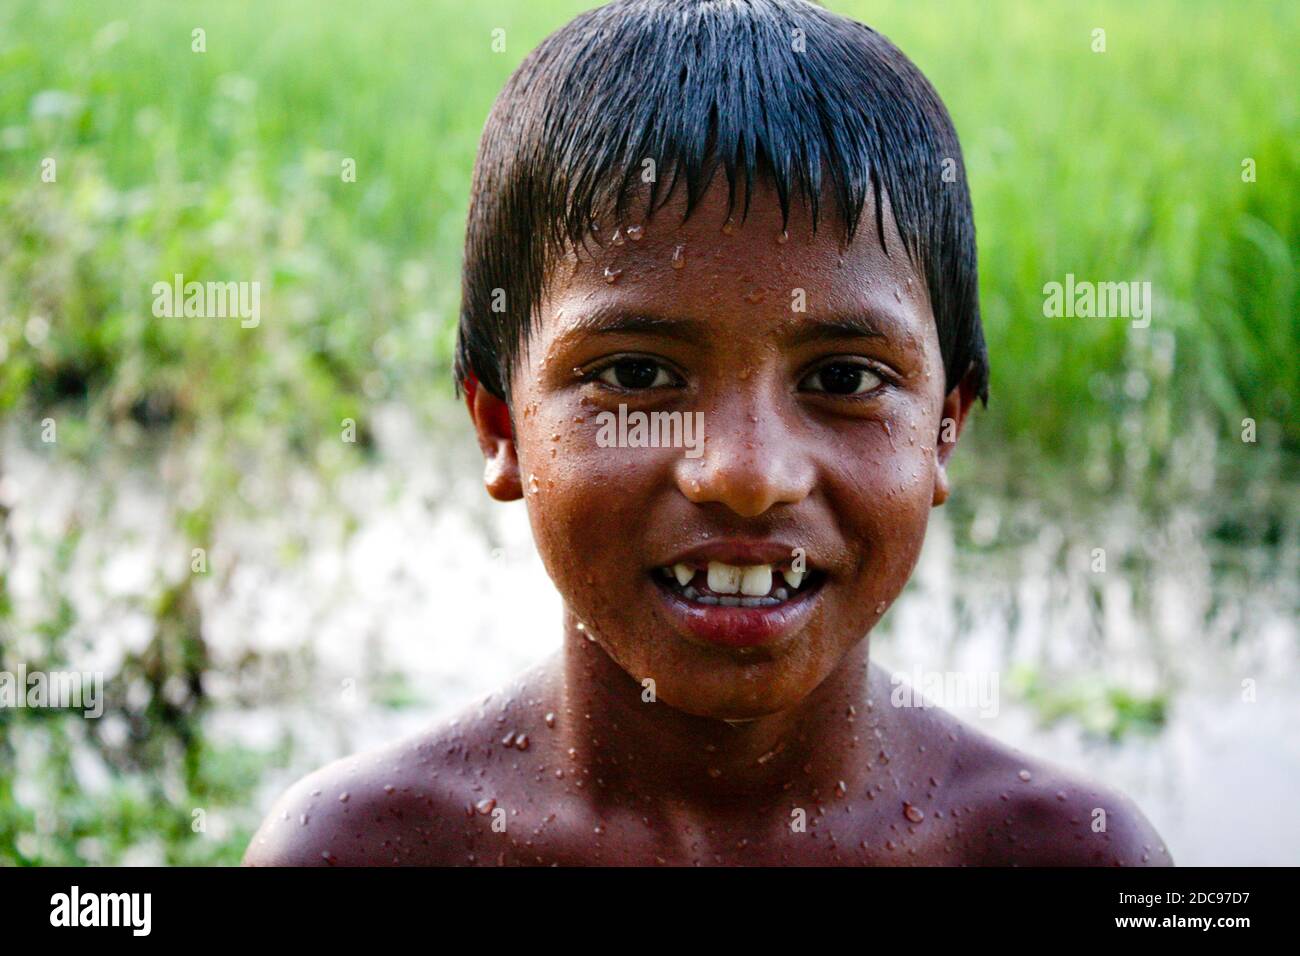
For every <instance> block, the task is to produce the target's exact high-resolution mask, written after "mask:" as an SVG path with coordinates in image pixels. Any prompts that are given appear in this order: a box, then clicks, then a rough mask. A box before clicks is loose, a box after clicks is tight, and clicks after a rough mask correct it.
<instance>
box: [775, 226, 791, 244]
mask: <svg viewBox="0 0 1300 956" xmlns="http://www.w3.org/2000/svg"><path fill="white" fill-rule="evenodd" d="M789 241H790V233H788V232H786V231H785V230H784V229H782V230H781V235H779V236H777V237H776V244H777V245H779V246H784V245H785V244H786V243H787V242H789Z"/></svg>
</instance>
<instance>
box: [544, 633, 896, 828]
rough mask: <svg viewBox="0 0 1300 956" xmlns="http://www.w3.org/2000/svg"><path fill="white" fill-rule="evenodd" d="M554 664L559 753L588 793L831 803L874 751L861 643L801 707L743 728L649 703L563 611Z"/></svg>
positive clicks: (865, 659) (857, 775)
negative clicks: (578, 771)
mask: <svg viewBox="0 0 1300 956" xmlns="http://www.w3.org/2000/svg"><path fill="white" fill-rule="evenodd" d="M559 663H560V667H561V669H562V677H563V688H564V690H563V699H564V710H565V716H566V719H565V720H564V721H563V725H562V727H563V731H562V732H563V735H564V744H563V746H564V748H565V749H566V751H567V750H569V749H570V748H572V750H573V756H574V758H575V762H576V765H577V766H578V767H582V768H585V769H586V770H587V771H588V773H587V779H588V780H589V781H590V783H589V785H590V786H592V787H593V792H594V794H598V792H599V791H596V790H595V788H596V787H597V786H599V788H600V790H601V791H607V792H609V793H619V792H626V793H634V794H636V795H637V796H638V798H643V797H647V796H648V797H649V798H650V799H651V800H659V799H663V800H667V801H669V802H672V801H678V800H683V799H684V800H686V801H688V802H693V801H699V802H708V803H716V802H718V801H724V802H727V801H731V800H734V799H735V798H737V797H744V798H745V799H746V800H748V801H753V800H756V799H762V798H763V797H766V796H773V797H775V796H778V795H780V794H781V793H782V792H787V791H789V790H791V789H792V781H793V787H795V788H797V789H798V791H799V792H801V793H807V792H810V791H813V790H817V791H819V792H820V793H821V794H823V795H825V796H828V797H829V796H831V795H832V793H833V792H834V790H835V788H836V787H837V785H839V783H840V782H841V781H843V782H844V784H845V785H846V786H849V787H852V786H853V784H854V783H855V782H857V780H858V779H859V778H860V777H861V775H862V771H861V770H860V769H859V768H860V767H862V766H865V764H866V758H867V757H868V755H869V754H871V753H874V752H875V749H878V748H879V743H878V735H877V734H876V733H875V732H874V728H875V725H876V721H875V720H874V717H873V714H872V713H869V712H868V711H867V708H866V701H867V683H868V642H867V640H866V639H863V640H862V641H860V642H859V643H858V644H857V645H855V646H854V648H853V649H852V650H851V651H849V653H848V654H846V655H845V657H844V659H843V660H842V661H841V662H840V664H839V665H838V666H837V667H836V669H835V670H834V671H833V672H832V673H831V674H830V676H829V677H827V678H826V679H825V680H824V681H822V683H821V684H820V685H819V686H818V687H817V688H816V689H815V690H814V691H813V692H812V693H811V694H809V695H808V696H807V697H805V698H804V699H803V700H801V701H800V702H799V703H798V704H796V705H794V706H793V707H790V708H789V709H787V710H783V711H780V712H778V713H775V714H770V715H767V716H764V717H759V718H755V719H751V720H747V721H743V722H741V721H727V720H723V719H718V718H711V717H698V716H695V715H693V714H688V713H686V712H684V711H681V710H677V709H676V708H674V707H672V706H671V705H669V704H667V703H665V702H663V701H654V702H648V701H646V700H645V699H644V698H643V695H644V694H645V693H646V692H645V690H644V689H643V688H642V686H641V685H640V684H638V683H637V682H636V681H635V680H634V679H633V678H632V677H631V676H629V675H628V673H627V672H626V671H624V670H623V669H622V668H621V667H619V665H618V664H617V663H615V662H614V661H613V660H612V659H611V658H610V657H609V655H608V654H607V653H606V652H605V650H604V649H603V648H601V647H600V645H598V644H596V643H595V642H593V641H591V640H589V639H588V637H587V635H586V633H585V632H584V631H581V630H579V629H578V622H577V620H576V619H575V618H573V617H572V615H569V614H568V613H567V612H566V615H565V638H564V649H563V651H562V653H561V659H560V662H559ZM879 713H880V708H877V709H876V711H875V714H877V715H878V714H879ZM873 744H874V745H875V747H874V748H873ZM597 781H600V783H599V785H597Z"/></svg>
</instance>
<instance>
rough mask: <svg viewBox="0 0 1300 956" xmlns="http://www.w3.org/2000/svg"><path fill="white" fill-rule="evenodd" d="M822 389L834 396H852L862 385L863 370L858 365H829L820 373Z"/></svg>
mask: <svg viewBox="0 0 1300 956" xmlns="http://www.w3.org/2000/svg"><path fill="white" fill-rule="evenodd" d="M818 377H819V378H820V379H821V383H822V388H824V389H825V390H826V391H828V392H830V393H831V394H832V395H852V394H853V393H854V392H856V391H857V390H858V388H859V387H860V386H861V384H862V368H861V367H860V366H857V365H847V364H844V363H841V364H838V365H827V366H826V367H824V368H823V369H822V370H821V371H820V372H818Z"/></svg>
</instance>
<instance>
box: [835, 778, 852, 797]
mask: <svg viewBox="0 0 1300 956" xmlns="http://www.w3.org/2000/svg"><path fill="white" fill-rule="evenodd" d="M848 792H849V788H848V785H847V784H845V782H844V781H843V780H841V781H840V782H839V783H837V784H835V796H837V797H843V796H844V795H845V794H846V793H848Z"/></svg>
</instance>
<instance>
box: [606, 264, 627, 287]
mask: <svg viewBox="0 0 1300 956" xmlns="http://www.w3.org/2000/svg"><path fill="white" fill-rule="evenodd" d="M622 274H623V270H622V269H611V268H610V267H609V266H606V267H605V281H606V282H608V283H609V284H610V285H613V284H614V283H615V282H617V281H618V277H619V276H621V275H622Z"/></svg>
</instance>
